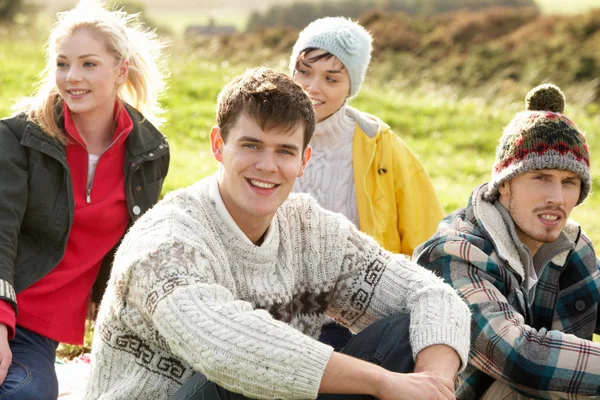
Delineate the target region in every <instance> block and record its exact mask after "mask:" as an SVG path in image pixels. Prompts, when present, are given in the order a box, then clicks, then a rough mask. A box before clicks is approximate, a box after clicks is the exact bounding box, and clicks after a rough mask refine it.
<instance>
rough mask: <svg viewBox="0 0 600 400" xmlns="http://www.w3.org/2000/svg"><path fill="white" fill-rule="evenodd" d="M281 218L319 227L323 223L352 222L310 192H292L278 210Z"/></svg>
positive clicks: (339, 223) (342, 223) (341, 223)
mask: <svg viewBox="0 0 600 400" xmlns="http://www.w3.org/2000/svg"><path fill="white" fill-rule="evenodd" d="M277 215H278V218H279V219H280V220H283V221H285V220H294V221H296V220H297V221H299V222H301V223H303V224H307V225H308V224H309V223H310V225H312V226H313V227H318V226H321V225H323V224H336V225H341V226H344V225H345V224H346V223H351V222H349V221H348V220H347V218H346V217H344V216H343V215H342V214H340V213H336V212H333V211H330V210H327V209H325V208H323V206H321V205H320V204H319V203H318V202H317V200H316V199H315V198H314V197H313V196H311V195H310V194H308V193H291V194H290V195H289V197H288V198H287V200H286V201H285V202H284V203H283V204H282V205H281V207H279V210H278V212H277Z"/></svg>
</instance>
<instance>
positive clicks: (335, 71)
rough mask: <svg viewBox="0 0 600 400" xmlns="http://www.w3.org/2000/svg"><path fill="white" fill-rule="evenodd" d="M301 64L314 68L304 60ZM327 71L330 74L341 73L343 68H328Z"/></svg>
mask: <svg viewBox="0 0 600 400" xmlns="http://www.w3.org/2000/svg"><path fill="white" fill-rule="evenodd" d="M300 64H302V65H304V66H305V67H308V68H310V69H312V66H311V65H310V64H309V63H307V62H306V61H304V60H302V61H300ZM327 72H328V73H330V74H341V73H342V70H341V69H328V70H327Z"/></svg>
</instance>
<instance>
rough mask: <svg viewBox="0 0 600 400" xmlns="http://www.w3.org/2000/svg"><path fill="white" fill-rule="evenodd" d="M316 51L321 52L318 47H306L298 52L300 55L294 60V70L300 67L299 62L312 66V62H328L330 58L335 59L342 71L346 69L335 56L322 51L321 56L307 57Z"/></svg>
mask: <svg viewBox="0 0 600 400" xmlns="http://www.w3.org/2000/svg"><path fill="white" fill-rule="evenodd" d="M317 50H323V49H320V48H318V47H307V48H306V49H304V50H302V51H301V52H300V54H299V55H298V59H297V60H296V69H298V66H299V65H300V63H301V62H303V61H304V62H305V63H307V64H312V63H314V62H317V61H319V60H325V61H327V60H329V59H331V58H335V59H336V61H337V62H339V63H340V64H341V65H342V69H343V68H346V66H345V65H344V63H343V62H342V61H341V60H340V59H339V58H337V57H336V56H335V55H333V54H331V53H330V52H328V51H325V50H323V52H322V53H321V54H317V55H316V56H312V57H309V55H310V53H312V52H314V51H317Z"/></svg>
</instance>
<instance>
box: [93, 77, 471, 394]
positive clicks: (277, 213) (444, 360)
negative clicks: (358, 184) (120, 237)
mask: <svg viewBox="0 0 600 400" xmlns="http://www.w3.org/2000/svg"><path fill="white" fill-rule="evenodd" d="M314 118H315V117H314V111H313V107H312V105H311V103H310V100H309V98H308V97H307V95H306V94H305V93H304V91H303V90H302V89H301V87H300V86H298V85H297V84H296V83H294V82H293V81H292V80H291V79H289V78H288V77H287V76H285V75H283V74H280V73H277V72H274V71H272V70H270V69H266V68H259V69H254V70H249V71H247V72H246V73H244V74H243V75H241V76H238V77H236V78H234V79H233V80H232V81H231V82H230V83H229V84H228V85H227V86H225V87H224V88H223V90H222V92H221V93H220V95H219V99H218V106H217V126H216V127H214V128H213V129H212V131H211V146H212V151H213V154H214V156H215V158H216V159H217V161H218V162H219V163H220V165H219V171H218V172H217V173H216V174H215V175H214V176H211V177H209V178H206V179H203V180H201V181H199V182H197V183H195V184H194V185H192V186H190V187H188V188H184V189H180V190H177V191H174V192H173V193H170V194H169V195H168V196H167V197H166V198H165V199H164V200H163V201H162V202H161V203H159V204H158V205H157V206H155V207H154V208H153V209H152V210H150V211H149V212H148V213H147V214H145V216H144V217H143V218H141V219H140V221H139V223H136V224H135V225H134V226H133V227H132V228H131V230H130V232H129V233H128V235H127V236H126V238H125V239H124V241H123V244H122V245H121V247H120V249H119V251H118V254H117V256H116V259H115V263H114V268H113V273H112V277H111V280H110V282H109V286H108V289H107V292H106V295H105V297H104V299H103V302H102V307H101V310H100V314H99V317H98V321H97V325H96V334H95V337H94V349H93V366H92V372H91V378H90V381H89V385H88V389H87V394H86V398H88V399H97V398H101V399H151V398H152V399H166V398H169V397H170V396H174V397H173V398H178V399H243V398H261V399H281V398H283V399H308V398H316V397H317V396H319V398H321V399H332V398H338V397H339V396H341V398H353V397H354V396H355V395H370V396H375V397H378V398H380V399H420V398H428V399H453V398H454V383H453V381H454V378H455V377H456V375H457V373H458V372H459V371H461V370H462V369H463V368H464V367H465V365H466V362H467V354H468V348H469V325H470V313H469V311H468V308H467V307H466V305H465V304H464V302H463V301H462V300H461V299H460V298H459V297H458V295H457V294H456V293H455V291H454V290H453V289H452V288H451V287H450V286H448V285H447V284H445V283H444V282H443V281H442V280H441V279H440V278H438V277H436V276H435V275H433V274H432V273H430V272H429V271H427V270H425V269H424V268H422V267H420V266H418V265H417V264H415V263H413V262H411V261H410V260H409V259H408V258H406V257H405V256H402V255H397V254H392V253H389V252H387V251H386V250H384V249H382V248H381V247H380V246H379V245H378V244H377V243H376V242H375V241H374V240H373V239H372V238H371V237H369V236H367V235H365V234H363V233H361V232H360V231H359V230H358V229H356V228H355V227H354V225H353V224H352V223H350V222H349V221H348V220H347V219H346V218H345V217H343V216H342V215H340V214H336V213H333V212H330V211H326V210H325V209H323V208H321V207H320V206H319V205H318V204H317V203H316V202H315V201H314V199H313V198H312V197H310V196H309V195H305V194H303V195H292V196H289V195H290V191H291V189H292V187H293V185H294V182H295V180H296V178H297V177H299V176H301V175H302V174H303V172H304V169H305V168H306V165H307V162H308V160H309V159H310V154H311V149H310V146H308V143H309V141H310V138H311V136H312V133H313V130H314V126H315V119H314ZM325 314H327V315H329V316H331V317H333V318H335V319H336V320H337V321H339V322H340V323H342V324H344V325H346V326H348V327H349V328H350V329H351V330H352V331H354V332H355V333H358V334H357V335H355V336H354V337H353V338H352V339H351V341H350V342H349V343H348V345H347V346H346V347H345V348H344V349H343V350H342V352H340V353H337V352H333V349H332V348H331V347H330V346H328V345H325V344H323V343H320V342H319V341H317V340H316V338H317V337H318V334H319V330H320V328H321V321H322V319H323V315H325ZM361 359H362V360H361ZM364 360H367V361H370V362H367V361H364ZM335 394H337V395H335ZM363 398H364V397H363Z"/></svg>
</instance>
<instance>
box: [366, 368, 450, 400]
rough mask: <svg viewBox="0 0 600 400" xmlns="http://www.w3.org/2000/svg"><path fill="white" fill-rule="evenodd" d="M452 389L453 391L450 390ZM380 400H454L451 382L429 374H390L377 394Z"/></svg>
mask: <svg viewBox="0 0 600 400" xmlns="http://www.w3.org/2000/svg"><path fill="white" fill-rule="evenodd" d="M448 387H451V388H452V390H450V389H448ZM377 398H378V399H380V400H411V399H423V400H434V399H436V400H437V399H439V400H454V399H455V398H456V397H455V396H454V388H453V382H452V381H451V380H448V379H445V378H441V377H439V376H435V375H433V374H431V373H429V372H418V373H412V374H398V373H395V372H389V373H388V377H387V378H386V382H385V383H384V384H383V385H381V387H380V391H379V393H378V394H377Z"/></svg>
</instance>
